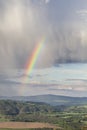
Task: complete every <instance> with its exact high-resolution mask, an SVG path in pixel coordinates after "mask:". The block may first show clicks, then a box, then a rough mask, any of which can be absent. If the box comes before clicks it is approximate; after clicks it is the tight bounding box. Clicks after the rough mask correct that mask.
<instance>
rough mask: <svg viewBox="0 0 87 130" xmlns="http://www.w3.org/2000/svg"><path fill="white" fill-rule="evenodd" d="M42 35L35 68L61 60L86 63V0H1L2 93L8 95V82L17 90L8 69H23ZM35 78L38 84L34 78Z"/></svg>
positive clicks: (16, 92) (0, 62) (0, 58)
mask: <svg viewBox="0 0 87 130" xmlns="http://www.w3.org/2000/svg"><path fill="white" fill-rule="evenodd" d="M43 37H45V42H44V49H43V50H42V52H41V53H40V55H39V57H38V62H36V64H35V66H34V67H35V68H36V69H37V68H41V69H42V70H43V69H46V68H51V69H52V67H53V66H56V65H57V64H60V63H86V62H87V0H0V73H1V76H0V81H1V82H0V83H1V95H6V94H7V95H9V94H8V92H7V89H5V88H6V84H8V85H7V87H8V86H9V87H10V88H11V92H12V94H14V95H16V94H18V90H17V88H16V87H14V83H13V84H12V82H11V79H10V81H9V83H7V82H6V81H7V78H8V79H9V75H10V72H9V71H8V70H9V69H17V70H18V72H19V70H20V69H24V68H25V65H26V63H27V61H28V60H30V58H31V54H32V51H33V49H34V47H35V45H36V44H37V43H38V41H39V39H42V38H43ZM2 73H3V76H2ZM42 74H43V72H42ZM51 74H52V73H51ZM71 74H72V72H71ZM11 76H12V75H11ZM11 76H10V78H11ZM57 76H58V75H57ZM83 77H84V76H83ZM76 78H77V77H76ZM80 78H82V77H80ZM5 79H6V81H3V80H5ZM39 79H40V80H41V78H39ZM39 79H38V80H39ZM47 79H49V78H48V77H47ZM33 80H34V81H33V82H34V85H35V82H36V81H35V78H34V79H33ZM53 80H54V78H53ZM62 80H63V79H62ZM64 80H65V79H64ZM43 81H44V80H43ZM43 81H40V82H41V83H42V82H43ZM3 82H4V83H5V85H4V84H3ZM10 82H11V84H10ZM48 82H50V83H49V84H51V81H50V80H48ZM16 83H17V82H16ZM52 84H53V82H52ZM56 84H58V81H57V83H56ZM36 85H37V82H36ZM3 86H4V87H3ZM19 86H20V85H19ZM66 88H67V87H66ZM80 88H81V86H80ZM74 90H75V89H74ZM76 90H77V89H76ZM80 90H81V89H80ZM44 92H46V91H44ZM34 93H35V92H34ZM25 95H26V93H25ZM72 95H73V94H72Z"/></svg>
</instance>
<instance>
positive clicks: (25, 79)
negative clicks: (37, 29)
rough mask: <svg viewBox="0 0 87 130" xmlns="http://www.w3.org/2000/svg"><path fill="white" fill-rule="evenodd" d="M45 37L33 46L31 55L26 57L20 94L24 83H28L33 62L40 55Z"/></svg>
mask: <svg viewBox="0 0 87 130" xmlns="http://www.w3.org/2000/svg"><path fill="white" fill-rule="evenodd" d="M45 39H46V38H42V39H41V40H40V41H39V42H38V43H37V44H36V46H35V47H34V49H33V52H32V54H31V57H30V58H29V59H28V61H27V64H26V67H25V73H24V77H23V78H22V87H21V91H20V94H23V93H24V90H25V87H24V86H25V84H26V83H28V80H29V76H30V74H31V73H32V70H33V68H34V67H35V64H36V62H37V60H38V57H39V55H40V52H41V51H42V49H43V47H44V43H45Z"/></svg>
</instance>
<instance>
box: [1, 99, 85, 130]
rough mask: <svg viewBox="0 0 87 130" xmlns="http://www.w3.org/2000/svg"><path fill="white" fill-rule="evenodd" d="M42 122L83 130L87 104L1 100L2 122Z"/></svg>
mask: <svg viewBox="0 0 87 130" xmlns="http://www.w3.org/2000/svg"><path fill="white" fill-rule="evenodd" d="M8 121H11V122H41V123H51V124H56V125H57V126H59V127H62V128H64V130H81V129H80V128H81V127H84V126H86V125H87V105H81V106H80V105H79V106H77V105H76V106H74V105H73V106H64V105H60V106H50V105H48V104H45V103H39V102H38V103H35V102H28V101H27V102H24V101H12V100H0V122H8Z"/></svg>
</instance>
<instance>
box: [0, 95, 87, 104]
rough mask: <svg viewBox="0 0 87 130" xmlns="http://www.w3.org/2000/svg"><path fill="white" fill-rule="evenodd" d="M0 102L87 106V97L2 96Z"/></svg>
mask: <svg viewBox="0 0 87 130" xmlns="http://www.w3.org/2000/svg"><path fill="white" fill-rule="evenodd" d="M0 100H16V101H31V102H43V103H47V104H50V105H54V106H57V105H84V104H87V97H69V96H59V95H51V94H48V95H37V96H12V97H6V96H0Z"/></svg>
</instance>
